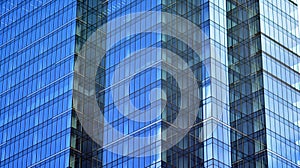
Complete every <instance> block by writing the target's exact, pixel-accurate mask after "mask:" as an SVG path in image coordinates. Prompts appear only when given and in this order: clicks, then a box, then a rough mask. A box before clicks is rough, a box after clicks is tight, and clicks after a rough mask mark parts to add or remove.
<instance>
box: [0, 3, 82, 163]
mask: <svg viewBox="0 0 300 168" xmlns="http://www.w3.org/2000/svg"><path fill="white" fill-rule="evenodd" d="M76 4H77V3H76V1H59V0H54V1H49V0H26V1H23V0H9V1H1V2H0V20H1V26H0V102H1V103H0V167H4V168H8V167H68V166H69V158H70V135H71V130H70V127H71V109H72V88H73V86H72V85H73V67H74V47H75V43H74V40H75V24H76V21H75V17H76Z"/></svg>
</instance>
